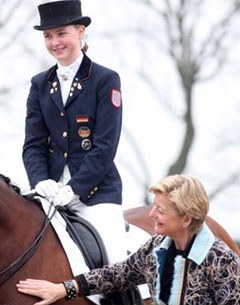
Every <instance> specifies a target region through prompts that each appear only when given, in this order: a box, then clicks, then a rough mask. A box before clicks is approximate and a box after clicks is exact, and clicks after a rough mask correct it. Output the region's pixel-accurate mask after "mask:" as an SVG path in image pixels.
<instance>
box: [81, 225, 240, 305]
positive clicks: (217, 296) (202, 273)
mask: <svg viewBox="0 0 240 305" xmlns="http://www.w3.org/2000/svg"><path fill="white" fill-rule="evenodd" d="M171 242H172V240H171V239H170V238H169V237H166V238H164V239H162V238H161V237H160V236H158V235H155V236H153V237H152V238H151V239H150V240H149V241H148V242H146V244H144V245H143V246H141V247H140V248H139V250H138V251H137V252H135V253H133V254H132V255H130V256H129V257H128V258H127V259H126V261H123V262H120V263H116V264H114V265H107V266H105V267H103V268H101V269H94V270H91V271H90V272H88V273H85V274H84V275H81V276H79V277H78V280H79V281H80V283H81V287H82V290H83V291H82V292H83V294H85V295H89V294H91V295H92V294H97V293H109V292H113V291H116V290H124V289H127V288H130V287H131V286H136V285H139V284H143V283H147V284H148V286H149V290H150V293H151V296H152V299H153V300H154V301H155V302H156V304H159V305H164V304H165V303H164V302H163V301H161V300H160V297H159V296H160V292H161V281H160V278H161V274H162V266H163V264H164V259H165V257H166V252H167V249H168V247H169V246H170V245H171ZM196 304H198V305H239V304H240V257H239V256H238V255H237V254H236V253H235V252H233V251H232V250H231V249H229V247H228V246H227V245H226V244H225V243H224V242H223V241H220V240H217V239H216V238H215V236H214V235H213V234H212V232H211V231H210V229H209V228H208V227H207V225H206V224H204V226H203V228H202V230H201V231H200V232H199V233H198V234H197V236H196V238H195V240H194V243H193V245H192V247H191V249H190V252H189V254H188V257H187V258H183V257H182V256H179V255H178V256H176V258H175V261H174V276H173V282H172V287H171V292H170V298H169V302H168V305H196Z"/></svg>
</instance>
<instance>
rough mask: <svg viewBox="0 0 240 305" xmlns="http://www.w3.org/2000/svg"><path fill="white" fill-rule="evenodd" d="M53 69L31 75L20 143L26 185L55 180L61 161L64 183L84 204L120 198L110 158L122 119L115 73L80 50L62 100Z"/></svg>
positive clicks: (119, 187)
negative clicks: (78, 62) (65, 174)
mask: <svg viewBox="0 0 240 305" xmlns="http://www.w3.org/2000/svg"><path fill="white" fill-rule="evenodd" d="M56 69H57V65H55V66H53V67H51V68H50V69H49V70H47V71H44V72H42V73H39V74H37V75H36V76H34V77H33V78H32V80H31V88H30V92H29V96H28V100H27V115H26V125H25V142H24V146H23V162H24V166H25V168H26V172H27V175H28V179H29V182H30V185H31V187H32V188H34V187H35V186H36V184H37V183H38V182H39V181H42V180H45V179H53V180H55V181H58V180H59V178H60V176H61V174H62V172H63V169H64V166H65V165H66V164H67V165H68V167H69V170H70V173H71V179H70V180H69V182H68V183H67V184H69V185H70V186H71V187H72V189H73V191H74V192H75V193H76V194H77V195H79V197H80V199H81V200H82V201H83V202H84V203H85V204H87V205H94V204H98V203H103V202H110V203H111V202H112V203H117V204H121V203H122V182H121V178H120V175H119V172H118V170H117V168H116V165H115V163H114V158H115V155H116V151H117V147H118V143H119V138H120V133H121V125H122V103H121V84H120V77H119V75H118V74H117V73H116V72H115V71H113V70H111V69H108V68H106V67H103V66H101V65H98V64H96V63H94V62H92V61H91V60H90V59H89V58H88V57H87V56H86V55H85V54H84V57H83V61H82V63H81V65H80V68H79V70H78V72H77V73H76V75H75V77H74V79H73V82H72V86H71V89H70V94H69V96H68V99H67V101H66V104H65V106H64V105H63V102H62V97H61V90H60V84H59V81H58V77H57V74H56Z"/></svg>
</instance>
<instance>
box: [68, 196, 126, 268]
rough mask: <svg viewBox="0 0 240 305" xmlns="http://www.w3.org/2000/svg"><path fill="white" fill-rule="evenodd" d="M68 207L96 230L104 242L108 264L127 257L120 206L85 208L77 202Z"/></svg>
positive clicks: (101, 205)
mask: <svg viewBox="0 0 240 305" xmlns="http://www.w3.org/2000/svg"><path fill="white" fill-rule="evenodd" d="M68 207H69V208H70V209H71V210H72V211H73V212H74V213H75V214H76V215H78V216H80V217H82V218H84V219H86V220H87V221H89V222H90V223H91V224H92V225H93V226H94V227H95V228H96V230H97V231H98V233H99V234H100V236H101V238H102V240H103V242H104V245H105V249H106V253H107V256H108V262H109V263H115V262H118V261H121V260H123V259H125V258H126V257H127V240H126V230H125V222H124V217H123V208H122V206H121V205H119V204H113V203H100V204H96V205H93V206H87V205H85V204H84V203H82V202H81V201H78V202H74V203H73V204H69V205H68Z"/></svg>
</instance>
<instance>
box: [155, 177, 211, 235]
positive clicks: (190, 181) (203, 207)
mask: <svg viewBox="0 0 240 305" xmlns="http://www.w3.org/2000/svg"><path fill="white" fill-rule="evenodd" d="M149 191H150V192H152V193H154V194H155V193H161V194H163V195H166V196H167V198H168V199H169V200H170V201H171V202H172V203H173V205H174V207H175V209H176V211H177V214H178V215H179V216H184V215H189V216H191V217H192V222H191V225H190V227H189V229H190V230H191V231H192V232H198V231H199V229H200V228H201V226H202V223H203V222H204V220H205V218H206V215H207V213H208V209H209V200H208V196H207V193H206V191H205V188H204V187H203V185H202V183H201V182H200V181H199V180H198V179H197V178H194V177H190V176H187V175H172V176H168V177H166V178H165V179H163V180H161V181H159V182H158V183H156V184H155V185H153V186H151V187H150V189H149Z"/></svg>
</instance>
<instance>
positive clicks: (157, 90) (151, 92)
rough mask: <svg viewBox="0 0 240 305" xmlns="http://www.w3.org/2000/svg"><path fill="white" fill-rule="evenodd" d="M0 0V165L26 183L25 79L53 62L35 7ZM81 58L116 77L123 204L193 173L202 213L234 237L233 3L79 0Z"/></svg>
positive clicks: (144, 200) (237, 39)
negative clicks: (170, 178)
mask: <svg viewBox="0 0 240 305" xmlns="http://www.w3.org/2000/svg"><path fill="white" fill-rule="evenodd" d="M44 2H47V1H35V0H33V1H29V0H21V1H20V0H0V7H1V12H0V37H1V39H0V61H1V77H0V131H1V132H0V143H1V149H0V173H2V174H4V175H6V176H8V177H10V178H11V180H12V181H14V182H15V183H17V184H18V185H20V186H22V187H23V188H25V187H27V185H28V182H27V177H26V174H25V170H24V168H23V164H22V159H21V152H22V145H23V140H24V120H25V113H26V99H27V95H28V90H29V86H30V80H31V77H32V76H33V75H34V74H36V73H38V72H40V71H42V70H44V69H47V68H48V67H50V66H51V65H53V64H55V61H54V59H53V58H51V57H50V55H49V54H48V53H47V51H46V50H45V46H44V42H43V37H42V32H41V31H35V30H34V29H33V25H36V24H39V18H38V11H37V6H38V5H39V4H41V3H44ZM81 2H82V11H83V15H87V16H90V17H91V18H92V24H91V25H90V26H89V27H88V28H87V35H86V41H87V43H88V45H89V50H88V53H87V54H88V56H89V57H90V58H91V59H92V60H93V61H95V62H97V63H99V64H102V65H105V66H107V67H109V68H112V69H115V70H116V71H117V72H118V73H119V74H120V76H121V81H122V94H123V107H124V111H123V130H122V136H121V141H120V145H119V149H118V154H117V158H116V162H117V165H118V167H119V170H120V173H121V176H122V180H123V187H124V188H123V202H124V208H125V209H127V208H131V207H136V206H140V205H145V204H151V203H152V197H151V195H149V194H148V188H149V186H150V185H152V184H153V183H155V182H157V181H158V180H160V179H161V178H163V177H165V176H167V175H169V174H175V173H185V174H189V175H193V176H196V177H198V178H199V179H200V180H201V181H202V182H203V184H204V185H205V187H206V189H207V192H208V194H209V197H210V213H209V214H210V216H212V217H213V218H214V219H215V220H217V221H218V222H219V223H220V224H221V225H222V226H224V228H225V229H227V230H228V232H229V233H230V234H231V235H232V237H233V238H234V239H235V240H239V239H240V232H239V231H240V230H239V215H240V156H239V151H240V141H239V138H240V119H239V117H240V103H239V99H240V93H239V84H238V83H239V79H240V57H239V52H240V18H239V17H240V2H239V1H236V0H228V1H226V0H211V1H207V0H185V1H183V0H161V1H159V0H121V1H119V0H105V1H99V0H82V1H81Z"/></svg>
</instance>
